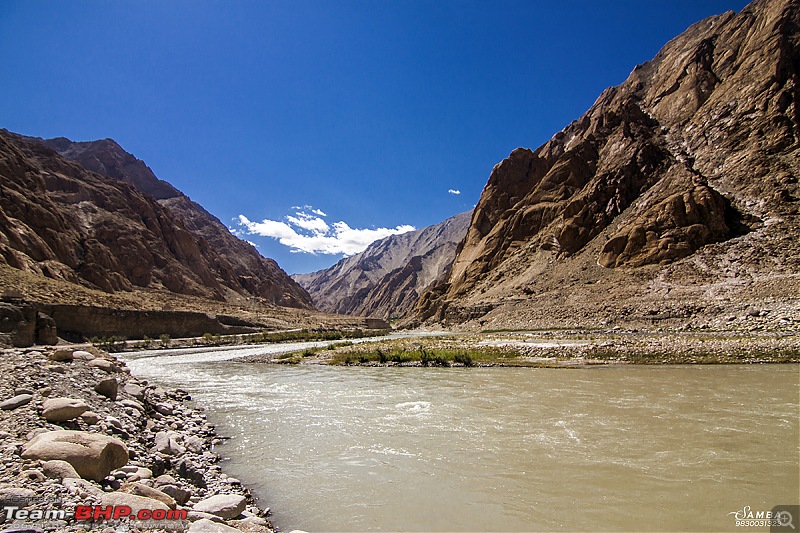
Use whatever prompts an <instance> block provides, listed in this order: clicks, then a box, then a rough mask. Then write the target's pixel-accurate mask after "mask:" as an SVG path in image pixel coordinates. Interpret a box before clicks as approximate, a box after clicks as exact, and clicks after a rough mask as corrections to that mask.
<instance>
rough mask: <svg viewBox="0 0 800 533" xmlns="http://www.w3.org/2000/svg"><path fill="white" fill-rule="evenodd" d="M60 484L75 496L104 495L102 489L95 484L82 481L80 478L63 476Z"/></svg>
mask: <svg viewBox="0 0 800 533" xmlns="http://www.w3.org/2000/svg"><path fill="white" fill-rule="evenodd" d="M61 485H62V486H64V487H65V488H66V489H67V490H69V492H70V494H73V495H76V496H81V497H85V496H95V497H101V496H103V495H105V492H103V489H101V488H100V487H98V486H97V485H93V484H91V483H89V482H88V481H84V480H82V479H80V478H77V479H76V478H71V477H68V478H64V479H62V480H61Z"/></svg>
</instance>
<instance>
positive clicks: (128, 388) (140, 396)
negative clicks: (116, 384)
mask: <svg viewBox="0 0 800 533" xmlns="http://www.w3.org/2000/svg"><path fill="white" fill-rule="evenodd" d="M122 390H124V391H125V392H126V393H128V394H130V395H131V396H133V397H134V398H136V399H137V400H139V401H141V400H144V388H143V387H140V386H139V385H137V384H136V383H126V384H125V386H124V387H122Z"/></svg>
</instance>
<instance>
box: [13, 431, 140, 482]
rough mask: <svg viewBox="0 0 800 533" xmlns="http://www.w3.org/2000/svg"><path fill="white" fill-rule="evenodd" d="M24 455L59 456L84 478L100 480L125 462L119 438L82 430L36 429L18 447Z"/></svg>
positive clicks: (55, 458)
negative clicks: (40, 430) (20, 447)
mask: <svg viewBox="0 0 800 533" xmlns="http://www.w3.org/2000/svg"><path fill="white" fill-rule="evenodd" d="M21 455H22V457H23V458H24V459H38V460H42V461H51V460H61V461H66V462H68V463H69V464H71V465H72V467H73V468H74V469H75V471H76V472H77V473H78V474H79V475H80V476H81V477H82V478H84V479H91V480H93V481H100V480H102V479H103V478H104V477H106V476H107V475H108V474H109V473H110V472H111V471H112V470H115V469H117V468H120V467H122V466H125V465H126V464H127V463H128V449H127V448H126V447H125V445H124V444H123V443H122V442H120V441H119V440H117V439H115V438H113V437H108V436H106V435H98V434H96V433H86V432H83V431H71V430H61V431H48V432H46V433H40V434H38V435H36V436H35V437H34V438H32V439H31V440H30V441H28V442H26V443H25V444H24V445H23V447H22V454H21Z"/></svg>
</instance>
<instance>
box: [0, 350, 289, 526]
mask: <svg viewBox="0 0 800 533" xmlns="http://www.w3.org/2000/svg"><path fill="white" fill-rule="evenodd" d="M0 373H2V375H3V376H4V377H3V379H2V382H0V442H2V444H0V501H2V512H0V523H2V531H28V532H44V531H65V532H66V531H75V532H78V531H90V530H91V531H106V532H112V531H189V532H211V531H220V532H222V531H247V532H253V533H255V532H264V533H266V532H273V531H275V530H274V529H273V527H272V526H271V524H270V523H269V521H268V520H267V519H266V516H267V515H268V514H269V510H268V509H266V510H265V509H260V508H259V507H257V506H256V504H255V501H254V499H253V497H252V495H251V494H250V492H249V491H248V489H247V488H245V487H244V486H242V484H241V483H240V482H239V480H237V479H234V478H232V477H228V476H226V475H225V474H224V473H223V472H222V469H221V467H220V465H219V460H220V458H219V456H218V455H217V454H216V453H214V446H215V445H216V444H219V443H221V440H220V437H219V436H218V435H217V434H216V433H215V431H214V427H213V426H212V425H211V424H210V423H209V422H208V421H207V419H206V416H205V413H204V412H203V409H202V407H199V406H195V405H193V403H192V402H191V398H190V397H189V394H188V393H186V392H185V391H182V390H180V389H177V390H164V389H162V388H160V387H158V386H157V385H154V384H149V383H147V382H146V381H144V380H139V379H136V378H135V377H132V376H131V375H130V371H129V369H128V368H127V367H126V366H125V363H124V362H122V361H120V360H118V359H116V358H114V357H113V356H111V355H109V354H108V353H105V352H103V351H100V350H98V349H96V348H89V349H86V350H74V349H71V348H47V349H44V348H26V349H7V350H3V351H0ZM79 506H100V507H95V508H91V509H89V510H88V511H87V508H83V509H82V510H80V512H79V513H78V514H79V516H77V517H76V509H80V508H79ZM109 506H112V507H113V506H116V508H118V509H119V508H122V509H129V510H130V511H131V516H129V517H125V516H118V517H117V519H116V520H115V519H114V517H113V516H112V517H111V518H110V519H109V518H105V517H104V516H102V515H103V511H104V510H105V509H107V508H109ZM142 510H144V512H143V513H140V511H142ZM61 511H64V513H61ZM120 512H123V513H124V512H125V511H124V510H123V511H120ZM87 513H89V514H91V515H92V516H91V518H89V519H81V518H82V517H83V515H85V514H87ZM95 517H96V520H95V519H94V518H95Z"/></svg>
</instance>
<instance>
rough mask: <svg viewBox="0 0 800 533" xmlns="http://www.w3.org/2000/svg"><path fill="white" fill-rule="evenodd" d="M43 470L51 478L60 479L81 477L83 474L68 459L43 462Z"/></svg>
mask: <svg viewBox="0 0 800 533" xmlns="http://www.w3.org/2000/svg"><path fill="white" fill-rule="evenodd" d="M42 471H43V472H44V475H46V476H47V477H50V478H55V479H58V480H59V481H61V480H64V479H68V478H80V477H81V476H79V475H78V473H77V472H76V471H75V469H74V468H73V467H72V465H71V464H69V463H68V462H66V461H60V460H52V461H44V462H42Z"/></svg>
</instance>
